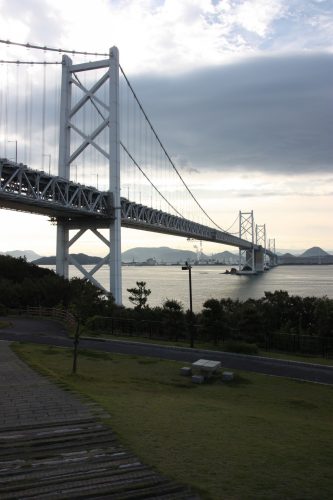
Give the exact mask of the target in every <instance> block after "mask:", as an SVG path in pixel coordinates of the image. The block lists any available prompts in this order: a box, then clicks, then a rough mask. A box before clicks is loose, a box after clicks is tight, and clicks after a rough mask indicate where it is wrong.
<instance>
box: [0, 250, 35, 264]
mask: <svg viewBox="0 0 333 500" xmlns="http://www.w3.org/2000/svg"><path fill="white" fill-rule="evenodd" d="M0 254H1V255H10V256H11V257H15V258H16V259H18V258H19V257H25V258H26V259H27V261H28V262H32V261H34V260H36V259H40V255H38V253H36V252H34V251H33V250H10V251H8V252H0Z"/></svg>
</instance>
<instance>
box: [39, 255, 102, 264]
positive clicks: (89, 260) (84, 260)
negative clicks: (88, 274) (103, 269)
mask: <svg viewBox="0 0 333 500" xmlns="http://www.w3.org/2000/svg"><path fill="white" fill-rule="evenodd" d="M71 255H72V256H73V257H74V258H75V259H76V260H77V261H78V263H79V264H81V265H89V264H98V262H100V261H101V259H102V258H101V257H91V256H90V255H86V254H85V253H73V254H71ZM33 263H34V264H37V265H39V266H54V265H55V263H56V258H55V256H54V255H52V256H51V257H41V258H39V259H37V260H35V261H34V262H33Z"/></svg>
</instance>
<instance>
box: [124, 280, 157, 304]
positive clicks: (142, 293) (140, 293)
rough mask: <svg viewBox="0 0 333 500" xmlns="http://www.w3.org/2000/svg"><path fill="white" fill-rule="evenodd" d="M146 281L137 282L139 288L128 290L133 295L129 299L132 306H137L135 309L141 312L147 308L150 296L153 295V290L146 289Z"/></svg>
mask: <svg viewBox="0 0 333 500" xmlns="http://www.w3.org/2000/svg"><path fill="white" fill-rule="evenodd" d="M146 284H147V283H146V282H145V281H137V282H136V286H137V288H127V291H128V292H129V293H130V294H131V295H130V296H129V297H128V298H129V300H130V302H132V304H134V305H135V309H137V310H139V311H140V310H141V309H144V308H145V307H148V306H147V301H148V296H149V295H150V294H151V290H150V289H149V288H146Z"/></svg>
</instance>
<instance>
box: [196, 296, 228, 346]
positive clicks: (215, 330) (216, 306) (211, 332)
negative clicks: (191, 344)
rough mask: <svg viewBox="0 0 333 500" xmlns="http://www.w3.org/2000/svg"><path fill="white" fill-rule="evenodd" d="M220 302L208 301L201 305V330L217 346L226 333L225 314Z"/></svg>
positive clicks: (215, 300) (222, 304)
mask: <svg viewBox="0 0 333 500" xmlns="http://www.w3.org/2000/svg"><path fill="white" fill-rule="evenodd" d="M224 306H225V304H224V302H223V301H222V300H217V299H208V300H206V302H204V304H203V311H202V320H201V322H202V330H203V332H204V335H205V337H206V338H208V340H213V342H214V344H215V345H217V344H218V342H219V340H221V339H223V338H224V336H225V334H226V332H227V314H226V311H225V307H224Z"/></svg>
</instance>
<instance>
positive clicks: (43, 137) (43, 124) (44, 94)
mask: <svg viewBox="0 0 333 500" xmlns="http://www.w3.org/2000/svg"><path fill="white" fill-rule="evenodd" d="M45 118H46V64H43V100H42V170H44V159H45Z"/></svg>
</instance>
